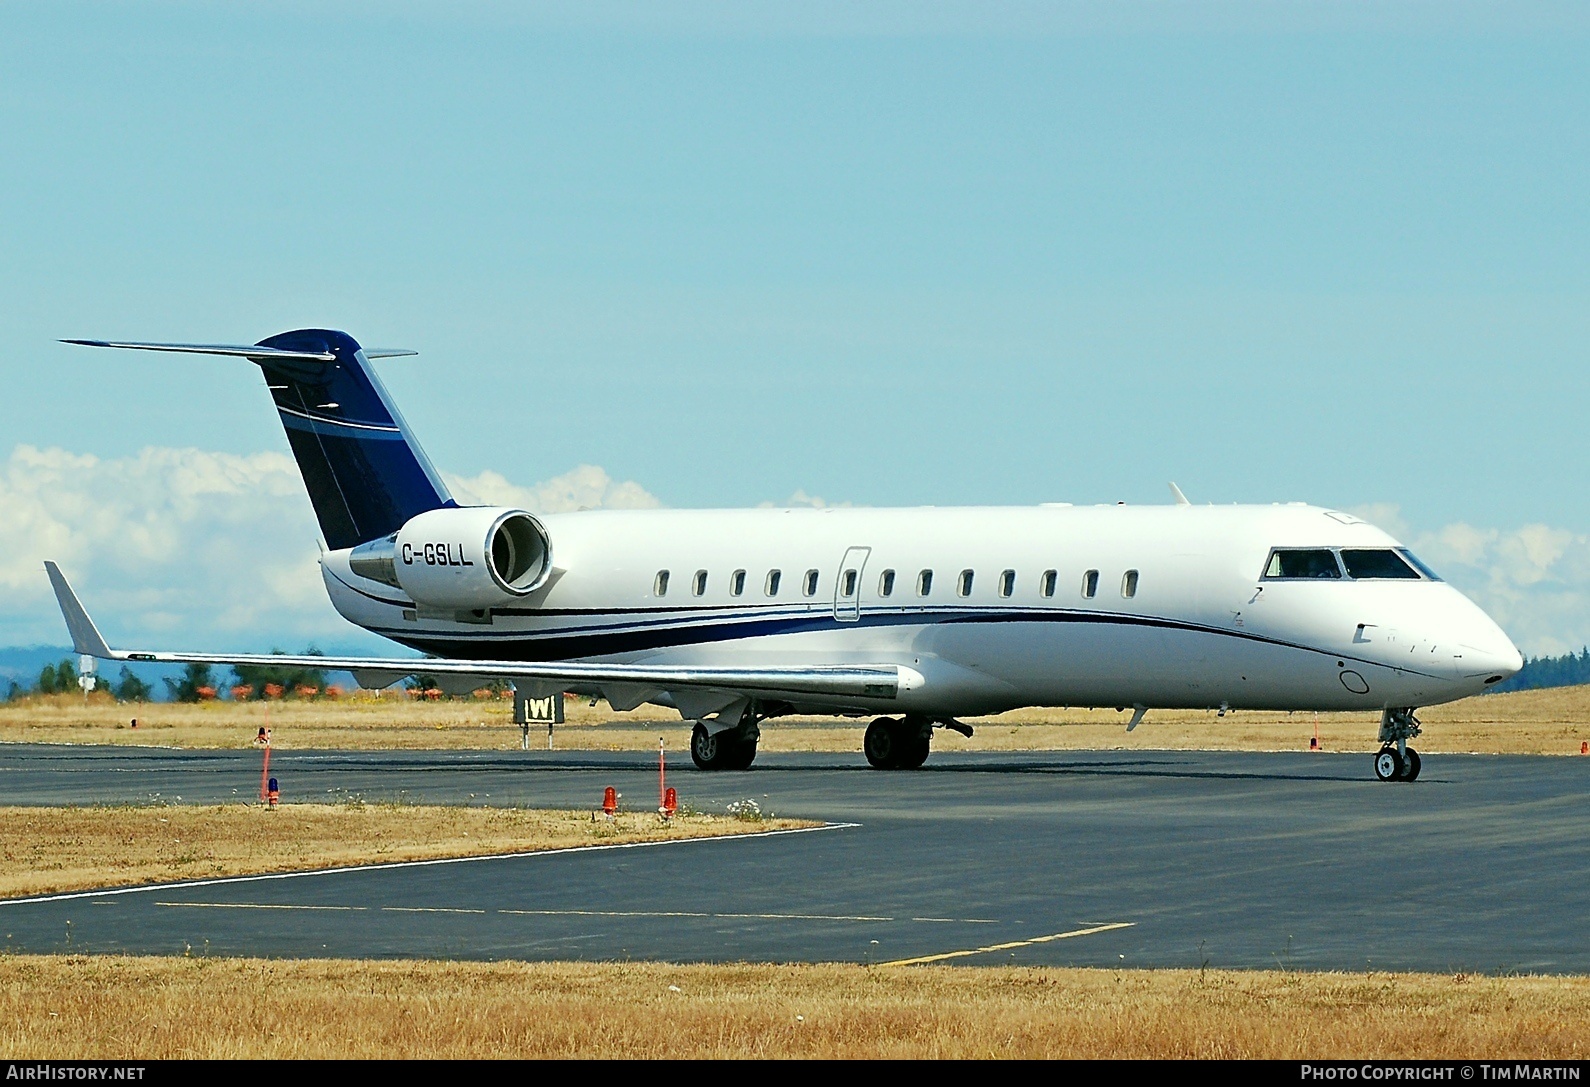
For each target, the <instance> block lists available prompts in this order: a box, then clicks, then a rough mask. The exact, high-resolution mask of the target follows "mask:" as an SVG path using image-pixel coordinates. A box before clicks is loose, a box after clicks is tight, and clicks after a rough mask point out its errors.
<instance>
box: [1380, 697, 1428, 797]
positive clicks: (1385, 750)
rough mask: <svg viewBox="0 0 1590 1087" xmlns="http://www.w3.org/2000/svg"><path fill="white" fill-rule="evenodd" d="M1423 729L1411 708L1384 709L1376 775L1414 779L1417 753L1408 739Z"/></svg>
mask: <svg viewBox="0 0 1590 1087" xmlns="http://www.w3.org/2000/svg"><path fill="white" fill-rule="evenodd" d="M1421 731H1423V730H1422V729H1420V727H1419V719H1418V718H1417V717H1415V716H1414V715H1413V710H1412V709H1398V710H1385V711H1383V712H1382V713H1381V715H1380V745H1381V746H1380V751H1379V753H1378V754H1376V755H1375V777H1377V778H1379V779H1380V780H1381V781H1413V780H1414V779H1415V778H1417V777H1418V776H1419V767H1420V759H1419V753H1418V752H1417V751H1415V750H1414V749H1413V748H1411V747H1409V746H1408V741H1409V740H1411V739H1413V738H1414V737H1415V736H1417V735H1419V733H1420V732H1421Z"/></svg>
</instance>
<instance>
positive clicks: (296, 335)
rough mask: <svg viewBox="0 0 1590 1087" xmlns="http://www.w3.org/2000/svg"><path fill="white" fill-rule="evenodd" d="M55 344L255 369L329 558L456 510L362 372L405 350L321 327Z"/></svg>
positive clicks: (370, 376) (375, 380)
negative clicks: (185, 356)
mask: <svg viewBox="0 0 1590 1087" xmlns="http://www.w3.org/2000/svg"><path fill="white" fill-rule="evenodd" d="M63 342H65V343H74V344H84V345H86V346H89V347H125V348H135V349H140V350H145V351H179V352H184V353H191V354H202V355H230V356H234V357H238V358H246V359H248V360H250V361H251V362H254V363H256V364H257V365H258V366H259V368H260V369H261V370H262V371H263V372H264V374H265V384H266V386H267V387H268V388H269V389H270V393H271V399H273V400H274V401H275V402H276V412H277V414H278V415H279V416H280V417H281V420H282V427H283V429H285V430H286V431H287V442H288V444H289V445H290V446H292V450H293V456H294V457H295V458H296V459H297V461H298V469H299V471H300V472H302V473H303V477H304V486H305V487H307V488H308V490H309V500H310V502H311V503H313V505H314V507H315V516H316V518H318V519H319V521H320V531H321V534H322V535H323V536H324V537H325V540H326V546H327V547H329V548H331V549H332V550H334V551H336V550H341V549H342V548H346V547H353V546H355V545H357V544H361V543H365V542H367V541H370V540H375V539H380V538H382V537H385V536H390V535H391V534H392V533H394V532H396V531H397V530H398V529H400V528H402V527H403V525H404V524H405V523H406V522H407V521H409V520H410V519H411V518H413V517H414V516H416V515H417V514H421V513H425V512H427V511H429V510H435V509H443V508H447V507H454V506H456V505H457V503H456V502H454V501H453V499H452V496H451V495H449V494H448V493H447V487H446V486H445V485H444V484H443V483H442V481H441V477H439V476H438V475H437V474H436V469H435V468H433V467H432V466H431V462H430V460H429V459H428V458H427V457H426V456H425V452H424V450H422V449H421V448H420V446H419V443H418V442H416V441H415V440H414V436H413V434H412V433H411V432H410V430H409V428H408V424H407V423H405V422H404V421H403V416H402V415H400V414H399V413H398V409H397V406H396V405H395V404H393V403H392V398H391V396H389V395H388V393H387V391H386V389H385V387H384V386H382V384H381V379H380V378H379V377H377V376H376V373H375V370H374V368H373V367H371V365H370V360H371V359H375V358H386V357H389V356H393V355H412V354H414V353H415V352H413V351H405V350H398V349H390V350H383V349H369V350H366V349H363V348H361V347H360V346H359V344H358V343H357V342H356V341H355V340H354V339H353V337H352V336H349V335H348V334H347V333H345V332H334V331H331V330H329V329H323V328H305V329H299V330H297V331H296V332H283V333H281V334H280V335H278V336H272V337H270V338H269V339H265V340H261V341H260V342H259V343H257V344H252V345H248V344H244V345H231V344H177V343H133V342H128V341H112V340H65V341H63Z"/></svg>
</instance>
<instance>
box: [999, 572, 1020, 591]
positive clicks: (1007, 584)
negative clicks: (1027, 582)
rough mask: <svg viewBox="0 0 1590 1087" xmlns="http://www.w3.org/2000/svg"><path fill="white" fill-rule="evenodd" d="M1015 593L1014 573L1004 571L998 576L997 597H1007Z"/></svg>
mask: <svg viewBox="0 0 1590 1087" xmlns="http://www.w3.org/2000/svg"><path fill="white" fill-rule="evenodd" d="M1015 591H1016V571H1014V570H1006V571H1004V572H1003V573H1001V574H1000V575H999V595H1000V596H1004V597H1008V596H1010V594H1011V593H1013V592H1015Z"/></svg>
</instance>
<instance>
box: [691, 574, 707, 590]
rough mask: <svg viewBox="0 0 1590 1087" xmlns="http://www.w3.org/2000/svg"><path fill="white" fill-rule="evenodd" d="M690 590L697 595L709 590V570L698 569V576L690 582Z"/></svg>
mask: <svg viewBox="0 0 1590 1087" xmlns="http://www.w3.org/2000/svg"><path fill="white" fill-rule="evenodd" d="M690 591H691V592H692V593H694V594H695V595H697V596H700V595H702V594H703V593H705V592H706V591H707V572H706V571H705V570H697V571H696V576H695V577H694V578H693V579H692V580H691V582H690Z"/></svg>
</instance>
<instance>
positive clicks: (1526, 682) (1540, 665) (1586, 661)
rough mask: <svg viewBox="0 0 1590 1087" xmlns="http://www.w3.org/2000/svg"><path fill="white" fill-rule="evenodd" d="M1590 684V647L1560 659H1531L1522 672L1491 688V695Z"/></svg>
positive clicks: (1566, 654)
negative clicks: (1493, 693)
mask: <svg viewBox="0 0 1590 1087" xmlns="http://www.w3.org/2000/svg"><path fill="white" fill-rule="evenodd" d="M1580 683H1590V646H1587V647H1586V648H1584V649H1581V650H1580V651H1579V652H1577V653H1564V654H1563V655H1562V656H1560V657H1530V658H1528V659H1526V660H1525V661H1524V667H1523V670H1522V671H1520V672H1519V673H1518V674H1517V675H1516V676H1514V677H1512V678H1511V679H1506V680H1503V681H1502V682H1500V683H1498V684H1497V685H1496V686H1494V687H1492V688H1491V691H1492V692H1495V693H1499V692H1501V691H1528V690H1533V689H1535V688H1537V687H1572V686H1576V685H1578V684H1580Z"/></svg>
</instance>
